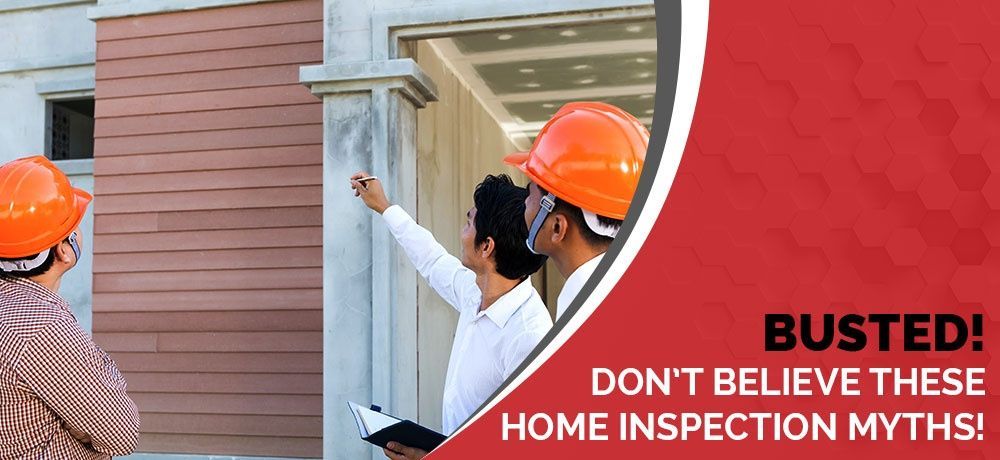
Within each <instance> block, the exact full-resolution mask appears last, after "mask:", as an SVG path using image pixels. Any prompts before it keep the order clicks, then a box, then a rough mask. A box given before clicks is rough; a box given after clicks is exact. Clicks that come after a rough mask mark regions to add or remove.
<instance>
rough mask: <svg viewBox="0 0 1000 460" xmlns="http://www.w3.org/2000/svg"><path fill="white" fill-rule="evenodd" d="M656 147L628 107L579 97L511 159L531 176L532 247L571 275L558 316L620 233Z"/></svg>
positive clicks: (527, 219)
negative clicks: (652, 148)
mask: <svg viewBox="0 0 1000 460" xmlns="http://www.w3.org/2000/svg"><path fill="white" fill-rule="evenodd" d="M648 144H649V131H647V130H646V127H645V126H643V125H642V123H640V122H639V120H637V119H636V118H635V117H634V116H632V115H631V114H629V113H628V112H626V111H624V110H622V109H620V108H618V107H615V106H613V105H610V104H604V103H600V102H571V103H569V104H566V105H564V106H563V107H562V108H560V109H559V111H558V112H556V114H555V115H554V116H553V117H552V119H550V120H549V121H548V123H546V124H545V126H544V127H543V128H542V130H541V131H539V133H538V136H537V137H536V138H535V143H534V144H533V145H532V146H531V151H529V152H520V153H514V154H511V155H508V156H507V157H506V158H504V162H506V163H507V164H509V165H512V166H515V167H517V168H518V169H520V170H521V172H523V173H524V174H525V175H526V176H528V179H530V180H531V183H530V184H528V198H527V199H526V200H525V202H524V204H525V210H524V219H525V223H526V224H527V226H528V229H529V230H528V238H527V239H526V242H527V246H528V248H529V249H530V250H531V252H534V253H536V254H545V255H547V256H549V257H551V258H552V261H553V262H554V263H555V265H556V268H557V269H558V270H559V272H560V273H562V274H563V276H565V277H566V284H565V285H564V286H563V289H562V292H560V293H559V298H558V300H557V302H556V317H557V318H558V317H561V316H562V314H563V313H565V312H566V310H567V309H568V308H569V306H570V305H571V304H572V303H573V300H574V299H575V298H576V297H577V294H579V293H580V291H581V290H582V289H583V286H584V284H586V283H587V280H588V279H590V276H591V275H592V274H593V273H594V270H596V269H597V266H598V265H599V264H600V263H601V259H602V258H603V257H604V254H605V253H606V252H607V251H608V248H609V247H610V246H611V243H612V242H613V241H614V238H615V237H616V236H617V235H618V230H619V229H620V228H621V226H622V220H623V219H624V218H625V214H626V213H627V212H628V208H629V205H630V204H631V203H632V195H634V194H635V191H636V188H637V187H638V184H639V176H640V174H641V173H642V166H643V164H644V163H645V160H646V148H647V146H648Z"/></svg>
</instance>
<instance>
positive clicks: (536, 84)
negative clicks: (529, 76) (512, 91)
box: [521, 81, 542, 88]
mask: <svg viewBox="0 0 1000 460" xmlns="http://www.w3.org/2000/svg"><path fill="white" fill-rule="evenodd" d="M521 86H523V87H525V88H538V87H540V86H542V85H541V84H538V83H535V82H533V81H532V82H528V83H522V84H521Z"/></svg>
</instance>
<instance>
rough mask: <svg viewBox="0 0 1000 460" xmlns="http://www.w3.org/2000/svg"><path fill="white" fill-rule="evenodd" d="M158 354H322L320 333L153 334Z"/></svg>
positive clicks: (321, 334)
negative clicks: (196, 352) (165, 352)
mask: <svg viewBox="0 0 1000 460" xmlns="http://www.w3.org/2000/svg"><path fill="white" fill-rule="evenodd" d="M156 349H157V350H158V351H171V352H177V351H186V352H192V351H209V352H227V351H231V352H247V351H251V352H252V351H262V352H263V351H268V352H274V351H287V352H307V351H313V352H320V351H323V333H322V332H164V333H160V334H157V338H156Z"/></svg>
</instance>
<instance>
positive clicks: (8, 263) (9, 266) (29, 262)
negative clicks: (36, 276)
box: [0, 249, 51, 272]
mask: <svg viewBox="0 0 1000 460" xmlns="http://www.w3.org/2000/svg"><path fill="white" fill-rule="evenodd" d="M49 251H51V249H46V250H44V251H42V252H39V253H38V255H37V256H35V257H33V258H31V259H21V260H0V270H3V271H5V272H30V271H32V270H34V269H36V268H38V267H41V266H42V264H44V263H45V260H46V259H48V258H49Z"/></svg>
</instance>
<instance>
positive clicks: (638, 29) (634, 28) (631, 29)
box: [625, 25, 642, 33]
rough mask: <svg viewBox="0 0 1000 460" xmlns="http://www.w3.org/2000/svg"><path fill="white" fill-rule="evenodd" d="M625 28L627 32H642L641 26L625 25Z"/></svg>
mask: <svg viewBox="0 0 1000 460" xmlns="http://www.w3.org/2000/svg"><path fill="white" fill-rule="evenodd" d="M625 30H627V31H629V32H632V33H639V32H642V26H639V25H631V26H628V27H626V28H625Z"/></svg>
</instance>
